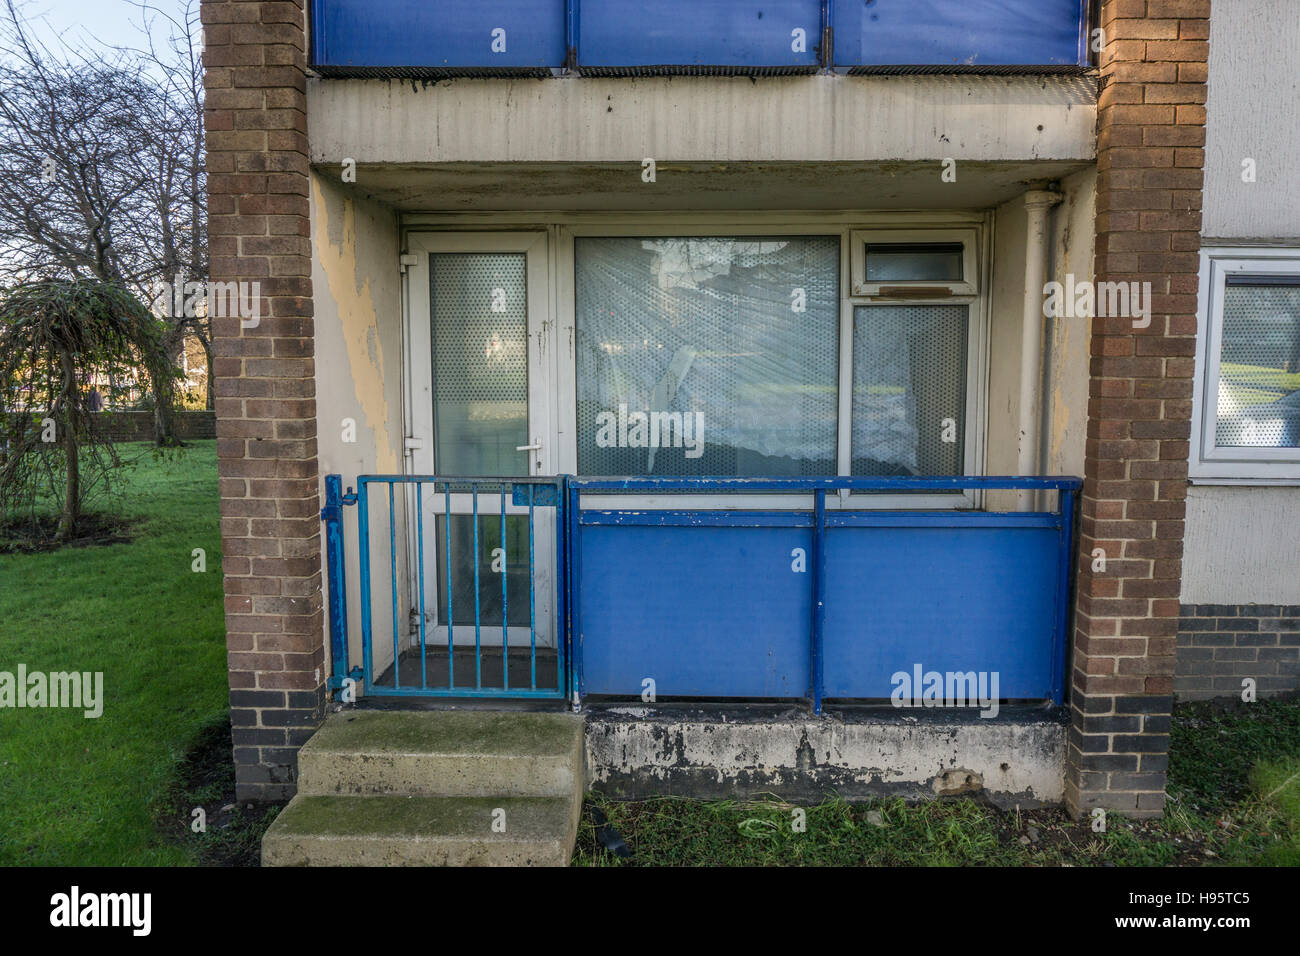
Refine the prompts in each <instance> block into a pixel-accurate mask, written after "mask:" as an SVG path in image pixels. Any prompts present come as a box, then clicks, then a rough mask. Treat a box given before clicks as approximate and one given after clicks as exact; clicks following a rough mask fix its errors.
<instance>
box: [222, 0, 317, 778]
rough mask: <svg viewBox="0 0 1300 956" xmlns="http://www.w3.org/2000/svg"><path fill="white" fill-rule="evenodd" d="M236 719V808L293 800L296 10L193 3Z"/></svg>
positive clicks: (302, 156)
mask: <svg viewBox="0 0 1300 956" xmlns="http://www.w3.org/2000/svg"><path fill="white" fill-rule="evenodd" d="M200 12H201V16H202V21H203V30H204V41H205V47H204V54H203V59H204V84H203V85H204V89H205V90H206V94H207V101H206V111H205V115H204V118H205V128H206V130H207V163H208V166H207V168H208V204H209V205H208V243H209V255H210V271H211V278H212V281H213V282H220V281H239V282H246V283H253V282H257V283H259V284H260V299H259V306H260V308H259V312H260V315H259V316H258V321H257V323H256V324H255V325H254V324H253V322H252V319H251V317H248V316H228V317H216V318H214V319H213V323H212V326H213V328H212V331H213V340H214V341H213V354H214V359H213V361H214V370H215V373H216V413H217V455H218V459H219V474H220V491H221V550H222V563H223V570H224V573H225V593H226V635H227V637H226V640H227V649H228V661H229V669H230V708H231V709H230V714H231V723H232V724H233V727H234V758H235V768H236V780H237V791H238V794H239V798H240V799H254V800H273V799H282V798H284V797H287V796H289V795H291V794H292V793H293V792H294V789H295V781H296V778H297V749H298V747H299V746H301V745H302V743H303V742H304V741H305V740H306V739H307V738H308V737H309V736H310V735H311V733H312V731H313V729H314V728H315V727H316V725H317V724H318V723H319V721H320V719H321V714H322V710H323V706H324V696H325V695H324V683H325V649H324V626H323V618H322V612H321V546H320V539H321V535H320V520H319V509H320V501H319V488H318V484H317V482H318V475H317V462H316V401H315V398H316V383H315V378H314V375H315V359H314V357H313V356H314V351H315V350H314V343H313V339H312V335H313V323H312V298H311V296H312V289H311V225H310V214H309V209H308V191H307V190H308V183H307V176H308V167H307V112H306V110H307V104H306V93H305V91H306V74H305V69H306V36H305V32H304V11H303V3H302V0H290V2H259V0H202V4H201V8H200Z"/></svg>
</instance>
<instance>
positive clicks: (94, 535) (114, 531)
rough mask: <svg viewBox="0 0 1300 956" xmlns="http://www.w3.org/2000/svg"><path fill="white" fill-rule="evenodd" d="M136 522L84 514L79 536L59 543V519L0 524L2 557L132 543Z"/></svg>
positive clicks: (24, 520)
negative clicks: (57, 537) (4, 555)
mask: <svg viewBox="0 0 1300 956" xmlns="http://www.w3.org/2000/svg"><path fill="white" fill-rule="evenodd" d="M134 524H135V522H134V521H131V520H130V519H127V518H122V517H119V516H117V515H101V514H84V515H82V516H81V519H80V520H79V521H78V522H77V531H76V534H75V535H73V536H72V537H71V538H68V539H67V540H66V541H58V540H56V538H55V535H56V534H57V533H58V528H59V518H58V516H57V515H40V516H38V517H37V518H35V519H32V518H22V519H9V520H7V521H0V554H37V553H40V552H44V551H57V550H58V549H59V548H91V547H96V546H98V545H106V544H126V543H128V542H130V541H131V538H132V534H131V530H132V527H133V526H134Z"/></svg>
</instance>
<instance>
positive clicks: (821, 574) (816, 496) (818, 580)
mask: <svg viewBox="0 0 1300 956" xmlns="http://www.w3.org/2000/svg"><path fill="white" fill-rule="evenodd" d="M813 500H814V501H815V502H816V505H815V507H814V522H813V620H812V702H813V713H814V714H818V715H820V714H821V712H822V688H823V687H825V680H824V675H823V673H822V659H823V655H822V635H823V633H824V631H825V628H826V489H825V488H818V489H817V490H816V491H815V492H813Z"/></svg>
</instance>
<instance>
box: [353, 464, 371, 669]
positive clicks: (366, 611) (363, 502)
mask: <svg viewBox="0 0 1300 956" xmlns="http://www.w3.org/2000/svg"><path fill="white" fill-rule="evenodd" d="M357 538H358V539H359V540H358V541H357V549H358V553H359V555H360V560H361V564H360V567H361V580H360V581H359V582H358V583H359V584H360V585H361V673H362V677H363V679H364V680H365V686H366V689H367V690H369V689H370V684H371V682H372V681H373V679H374V674H375V661H374V649H373V648H372V647H371V646H370V642H371V640H372V639H373V637H374V635H373V633H372V628H371V622H370V493H369V484H368V483H367V481H366V480H365V478H364V476H363V477H361V478H358V479H357Z"/></svg>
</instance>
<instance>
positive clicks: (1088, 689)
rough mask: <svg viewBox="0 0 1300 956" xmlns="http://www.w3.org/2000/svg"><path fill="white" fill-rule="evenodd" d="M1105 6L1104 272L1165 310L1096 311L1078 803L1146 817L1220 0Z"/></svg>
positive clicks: (1173, 577)
mask: <svg viewBox="0 0 1300 956" xmlns="http://www.w3.org/2000/svg"><path fill="white" fill-rule="evenodd" d="M1101 11H1102V12H1101V25H1102V28H1103V29H1104V30H1105V34H1106V44H1105V49H1104V50H1103V52H1102V55H1101V91H1100V95H1099V100H1098V112H1097V135H1098V144H1097V145H1098V158H1097V166H1098V180H1097V222H1096V231H1097V238H1096V261H1095V268H1096V278H1097V281H1098V282H1106V281H1123V282H1139V283H1147V282H1149V283H1150V284H1151V294H1152V299H1151V323H1150V326H1149V327H1147V328H1134V322H1133V319H1132V318H1129V317H1115V318H1097V319H1095V320H1094V322H1093V332H1092V343H1091V344H1092V347H1091V356H1092V357H1091V375H1090V378H1091V392H1090V398H1089V402H1088V437H1087V451H1086V456H1085V464H1084V488H1083V495H1082V501H1081V507H1080V522H1081V523H1080V532H1081V534H1080V539H1081V540H1080V544H1081V551H1080V556H1079V567H1080V571H1079V577H1078V597H1077V610H1076V616H1075V630H1074V649H1073V658H1072V668H1071V674H1070V687H1071V708H1070V709H1071V729H1070V736H1069V745H1068V753H1069V764H1068V769H1067V775H1066V799H1067V802H1068V804H1069V806H1070V808H1071V809H1072V810H1073V811H1074V812H1076V813H1084V812H1087V811H1089V810H1090V809H1091V808H1094V807H1103V808H1110V809H1117V810H1122V811H1124V812H1126V813H1128V814H1131V815H1137V816H1146V815H1154V814H1158V813H1160V812H1161V811H1162V809H1163V807H1164V800H1165V795H1164V786H1165V772H1166V770H1167V768H1168V747H1169V722H1170V713H1171V708H1172V704H1173V680H1174V661H1175V644H1176V639H1177V631H1178V618H1179V604H1178V594H1179V588H1180V583H1181V579H1182V550H1183V509H1184V499H1185V496H1186V491H1187V456H1188V439H1189V435H1190V419H1191V412H1192V375H1193V367H1194V355H1195V346H1196V291H1197V269H1198V265H1199V257H1198V250H1199V248H1200V226H1201V182H1202V172H1201V167H1202V164H1203V162H1204V145H1205V95H1206V87H1205V81H1206V69H1207V66H1206V58H1207V54H1208V47H1209V44H1208V37H1209V15H1210V2H1209V0H1105V2H1103V3H1102V6H1101ZM1097 548H1100V549H1102V550H1103V551H1104V552H1105V556H1106V566H1105V570H1104V571H1097V572H1094V571H1093V570H1092V567H1093V551H1094V549H1097Z"/></svg>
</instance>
